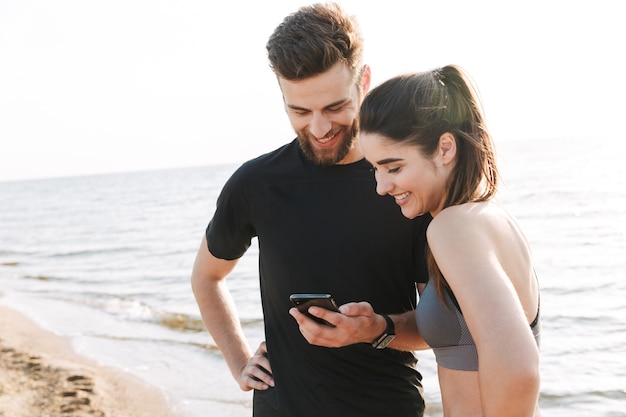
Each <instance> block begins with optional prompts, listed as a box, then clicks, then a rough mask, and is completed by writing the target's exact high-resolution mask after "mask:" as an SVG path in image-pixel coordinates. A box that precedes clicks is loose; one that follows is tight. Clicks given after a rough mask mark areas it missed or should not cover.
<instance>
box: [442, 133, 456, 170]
mask: <svg viewBox="0 0 626 417" xmlns="http://www.w3.org/2000/svg"><path fill="white" fill-rule="evenodd" d="M455 157H456V139H455V137H454V135H453V134H452V133H450V132H445V133H444V134H443V135H441V136H439V158H440V159H441V162H442V164H443V165H446V164H449V163H450V162H453V161H454V160H455Z"/></svg>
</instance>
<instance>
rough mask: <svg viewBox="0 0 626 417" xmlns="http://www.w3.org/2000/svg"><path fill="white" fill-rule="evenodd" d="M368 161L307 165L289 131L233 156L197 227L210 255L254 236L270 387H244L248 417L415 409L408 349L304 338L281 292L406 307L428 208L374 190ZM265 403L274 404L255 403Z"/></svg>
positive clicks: (399, 416)
mask: <svg viewBox="0 0 626 417" xmlns="http://www.w3.org/2000/svg"><path fill="white" fill-rule="evenodd" d="M375 187H376V182H375V179H374V175H373V173H372V172H371V166H370V164H369V163H368V162H367V161H365V160H361V161H358V162H355V163H352V164H346V165H334V166H324V167H323V166H317V165H315V164H313V163H312V162H311V161H309V160H308V159H306V158H305V157H304V156H303V154H302V152H301V151H300V148H299V145H298V142H297V140H294V141H293V142H291V143H290V144H287V145H285V146H283V147H281V148H279V149H277V150H276V151H274V152H271V153H268V154H266V155H263V156H260V157H258V158H256V159H253V160H251V161H248V162H247V163H245V164H243V165H242V166H241V167H240V168H239V169H238V170H237V171H236V172H235V173H234V174H233V175H232V177H231V178H230V179H229V180H228V181H227V183H226V185H225V186H224V189H223V190H222V192H221V194H220V196H219V198H218V201H217V209H216V211H215V214H214V217H213V219H212V220H211V222H210V223H209V226H208V227H207V233H206V235H207V241H208V246H209V250H210V251H211V253H212V254H213V255H214V256H216V257H218V258H222V259H230V260H232V259H237V258H239V257H241V256H242V255H243V254H244V253H245V251H246V250H247V249H248V247H249V246H250V244H251V239H252V238H253V237H255V236H256V237H258V244H259V278H260V288H261V299H262V305H263V314H264V323H265V337H266V342H267V350H268V357H269V360H270V363H271V366H272V371H273V376H274V380H275V388H270V389H269V390H267V391H256V392H255V394H254V395H255V404H262V406H260V405H259V406H258V407H257V408H258V409H257V410H255V414H254V415H255V416H258V417H267V416H276V415H281V416H282V415H284V416H290V417H295V416H297V417H306V416H316V417H319V416H360V417H363V416H381V415H385V416H391V415H393V416H395V417H405V416H406V417H408V416H411V417H416V416H421V415H422V413H423V409H424V402H423V398H422V388H421V375H420V374H419V372H418V371H417V370H416V368H415V365H416V362H417V359H416V357H415V355H414V354H413V353H412V352H402V351H398V350H395V349H389V348H387V349H381V350H376V349H374V348H372V347H371V346H370V345H369V344H367V343H360V344H355V345H351V346H347V347H343V348H325V347H319V346H313V345H310V344H309V343H308V342H307V341H306V340H305V339H304V337H303V336H302V334H301V333H300V331H299V330H298V325H297V323H296V321H295V320H294V319H293V317H291V316H290V315H289V313H288V311H289V309H290V308H291V307H292V305H291V303H290V301H289V295H290V294H292V293H307V292H310V293H330V294H332V295H333V297H334V298H335V300H336V301H337V304H338V305H341V304H345V303H347V302H358V301H367V302H369V303H370V304H372V306H373V307H374V310H375V311H376V312H379V313H389V314H393V313H401V312H405V311H409V310H413V309H415V304H416V289H415V284H416V282H426V281H427V279H428V278H427V272H426V266H425V260H424V259H425V255H424V249H425V230H426V226H427V224H428V221H430V216H429V215H425V216H422V217H421V218H417V219H414V220H409V219H406V218H405V217H404V216H403V215H402V213H401V212H400V209H399V208H398V206H397V205H396V204H395V202H394V201H393V199H392V198H391V197H390V196H385V197H381V196H379V195H378V194H376V189H375ZM273 408H276V409H277V410H279V412H277V413H269V412H266V411H263V412H262V411H261V410H271V409H273Z"/></svg>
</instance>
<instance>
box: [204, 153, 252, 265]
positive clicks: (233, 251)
mask: <svg viewBox="0 0 626 417" xmlns="http://www.w3.org/2000/svg"><path fill="white" fill-rule="evenodd" d="M246 172H247V170H246V169H245V165H244V166H242V167H240V168H239V169H238V170H237V171H235V173H234V174H233V175H232V176H231V177H230V178H229V179H228V181H227V182H226V184H225V185H224V188H223V189H222V191H221V192H220V195H219V197H218V199H217V204H216V209H215V213H214V214H213V218H212V219H211V221H210V222H209V225H208V226H207V228H206V239H207V244H208V249H209V251H210V252H211V254H212V255H213V256H215V257H217V258H220V259H225V260H233V259H239V258H240V257H242V256H243V254H244V253H245V252H246V251H247V250H248V248H249V247H250V244H251V241H252V238H253V237H255V236H256V232H255V229H254V226H253V225H252V221H251V216H252V213H251V208H252V198H253V196H252V195H251V193H250V190H251V189H252V188H253V187H254V186H253V184H251V183H250V180H249V178H248V176H247V175H246Z"/></svg>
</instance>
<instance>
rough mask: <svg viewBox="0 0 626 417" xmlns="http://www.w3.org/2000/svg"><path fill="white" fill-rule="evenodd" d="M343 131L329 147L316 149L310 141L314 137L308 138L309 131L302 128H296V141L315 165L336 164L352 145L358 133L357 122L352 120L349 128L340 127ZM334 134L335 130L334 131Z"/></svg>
mask: <svg viewBox="0 0 626 417" xmlns="http://www.w3.org/2000/svg"><path fill="white" fill-rule="evenodd" d="M341 130H342V131H343V133H344V135H343V138H341V142H340V143H337V144H336V145H335V146H333V147H332V148H329V149H317V148H316V147H315V146H314V145H312V144H311V142H312V141H313V140H314V139H310V138H309V136H310V133H309V132H308V131H304V130H296V134H297V135H298V142H299V143H300V148H301V149H302V152H303V153H304V156H306V157H307V159H309V160H311V161H312V162H313V163H314V164H315V165H321V166H330V165H336V164H337V163H338V162H340V161H341V160H343V159H344V158H345V157H346V155H348V153H349V152H350V150H351V149H352V147H353V146H354V141H355V139H356V137H357V135H358V132H359V128H358V123H357V122H354V123H352V125H351V126H350V128H349V129H346V128H345V127H343V128H342V129H341ZM334 133H335V134H336V133H337V131H334Z"/></svg>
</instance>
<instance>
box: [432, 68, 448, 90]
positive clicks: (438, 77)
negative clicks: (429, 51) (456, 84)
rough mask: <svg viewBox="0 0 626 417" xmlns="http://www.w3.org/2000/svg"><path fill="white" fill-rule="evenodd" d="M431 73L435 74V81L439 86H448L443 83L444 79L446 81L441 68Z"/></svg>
mask: <svg viewBox="0 0 626 417" xmlns="http://www.w3.org/2000/svg"><path fill="white" fill-rule="evenodd" d="M431 72H432V74H433V77H435V80H437V81H438V82H439V84H441V85H443V86H444V87H445V85H446V84H445V83H444V82H443V79H444V76H443V70H442V69H441V68H435V69H434V70H432V71H431Z"/></svg>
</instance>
